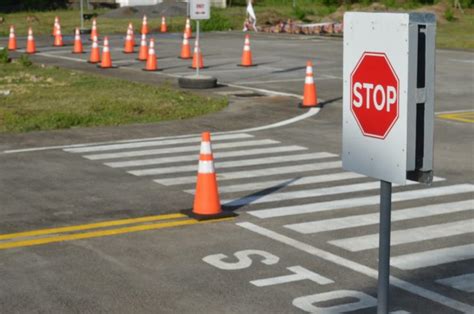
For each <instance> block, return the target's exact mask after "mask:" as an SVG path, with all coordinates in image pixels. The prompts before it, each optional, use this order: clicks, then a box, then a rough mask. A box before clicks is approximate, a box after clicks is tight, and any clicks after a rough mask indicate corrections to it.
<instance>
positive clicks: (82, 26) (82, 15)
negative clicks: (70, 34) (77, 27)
mask: <svg viewBox="0 0 474 314" xmlns="http://www.w3.org/2000/svg"><path fill="white" fill-rule="evenodd" d="M82 1H83V0H81V1H79V2H80V4H81V29H84V3H82Z"/></svg>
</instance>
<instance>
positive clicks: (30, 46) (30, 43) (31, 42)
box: [26, 27, 36, 54]
mask: <svg viewBox="0 0 474 314" xmlns="http://www.w3.org/2000/svg"><path fill="white" fill-rule="evenodd" d="M26 53H29V54H33V53H36V44H35V38H34V37H33V29H31V27H30V28H28V40H27V42H26Z"/></svg>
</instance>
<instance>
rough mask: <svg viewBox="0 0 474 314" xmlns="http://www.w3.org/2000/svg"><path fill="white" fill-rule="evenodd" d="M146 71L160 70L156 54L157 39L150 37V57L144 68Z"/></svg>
mask: <svg viewBox="0 0 474 314" xmlns="http://www.w3.org/2000/svg"><path fill="white" fill-rule="evenodd" d="M143 70H144V71H159V70H158V61H157V60H156V54H155V40H154V39H153V38H151V39H150V45H149V47H148V58H147V59H146V65H145V68H144V69H143Z"/></svg>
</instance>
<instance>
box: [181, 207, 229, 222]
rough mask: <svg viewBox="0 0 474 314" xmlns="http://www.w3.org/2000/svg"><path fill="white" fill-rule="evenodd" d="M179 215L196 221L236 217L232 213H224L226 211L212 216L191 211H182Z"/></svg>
mask: <svg viewBox="0 0 474 314" xmlns="http://www.w3.org/2000/svg"><path fill="white" fill-rule="evenodd" d="M181 213H182V214H184V215H186V216H188V217H190V218H193V219H196V220H198V221H203V220H213V219H222V218H229V217H236V216H237V214H236V213H234V212H233V211H226V210H223V211H222V212H220V213H219V214H214V215H200V214H196V213H193V210H192V209H185V210H182V211H181Z"/></svg>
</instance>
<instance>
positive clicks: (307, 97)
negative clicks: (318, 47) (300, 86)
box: [300, 61, 318, 108]
mask: <svg viewBox="0 0 474 314" xmlns="http://www.w3.org/2000/svg"><path fill="white" fill-rule="evenodd" d="M317 105H318V96H317V93H316V84H315V83H314V78H313V62H311V61H308V62H307V63H306V77H305V80H304V94H303V103H301V104H300V107H301V108H309V107H316V106H317Z"/></svg>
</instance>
